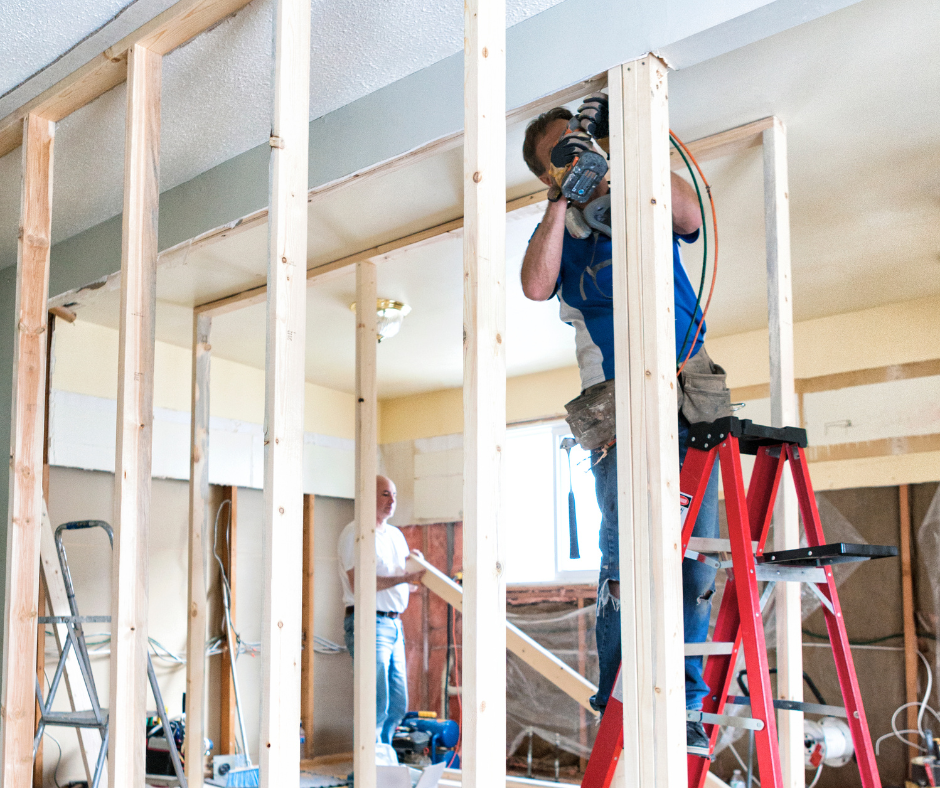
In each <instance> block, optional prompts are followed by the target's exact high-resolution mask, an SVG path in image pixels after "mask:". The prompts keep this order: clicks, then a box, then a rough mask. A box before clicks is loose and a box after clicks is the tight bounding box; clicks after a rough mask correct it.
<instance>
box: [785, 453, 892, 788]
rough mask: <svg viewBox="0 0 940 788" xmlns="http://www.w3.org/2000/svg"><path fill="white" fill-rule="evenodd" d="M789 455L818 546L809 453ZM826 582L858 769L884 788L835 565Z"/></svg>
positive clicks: (810, 538) (873, 787)
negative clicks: (856, 670)
mask: <svg viewBox="0 0 940 788" xmlns="http://www.w3.org/2000/svg"><path fill="white" fill-rule="evenodd" d="M787 454H788V457H789V460H790V469H791V471H792V472H793V481H794V483H795V485H796V497H797V500H798V501H799V503H800V514H801V515H802V517H803V528H804V530H805V531H806V541H807V544H809V546H810V547H819V546H820V545H823V544H825V539H824V537H823V530H822V523H821V522H820V520H819V510H818V509H817V508H816V497H815V496H814V495H813V484H812V482H811V481H810V478H809V469H808V468H807V466H806V454H805V452H804V451H802V450H801V449H799V448H798V447H796V446H788V447H787ZM824 569H825V571H826V582H825V583H818V584H817V586H816V587H817V588H818V589H819V590H820V591H822V593H823V594H824V595H825V596H826V598H827V599H828V600H829V602H830V604H831V605H832V612H830V611H829V610H828V609H827V608H826V607H825V606H823V613H824V614H825V616H826V629H827V630H828V632H829V642H830V645H831V646H832V656H833V658H834V659H835V663H836V673H837V674H838V676H839V686H840V687H841V688H842V699H843V702H844V703H845V710H846V712H847V714H848V723H849V729H850V730H851V731H852V744H853V746H854V747H855V757H856V759H857V760H858V772H859V776H860V777H861V779H862V788H881V777H880V776H879V774H878V766H877V764H876V763H875V751H874V749H873V747H872V744H871V734H870V733H869V731H868V720H867V719H866V718H865V708H864V707H863V706H862V693H861V690H860V689H859V686H858V677H857V676H856V674H855V663H854V662H853V661H852V649H851V646H849V636H848V634H847V633H846V630H845V619H843V617H842V607H841V605H840V604H839V594H838V592H837V591H836V583H835V579H834V578H833V576H832V567H831V566H826V567H824Z"/></svg>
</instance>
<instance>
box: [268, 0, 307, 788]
mask: <svg viewBox="0 0 940 788" xmlns="http://www.w3.org/2000/svg"><path fill="white" fill-rule="evenodd" d="M309 107H310V0H278V3H277V11H276V20H275V25H274V117H273V119H272V123H271V177H270V188H271V193H270V199H269V204H270V206H271V218H270V222H269V225H268V238H269V246H268V293H267V315H266V321H265V322H266V342H265V373H264V380H265V397H264V407H265V415H264V432H265V435H264V438H265V452H264V504H263V526H262V544H263V545H264V549H263V551H262V561H263V573H262V577H263V583H264V585H263V598H262V607H261V728H260V750H261V756H260V758H259V761H260V765H261V786H262V788H291V786H297V785H298V784H299V780H300V747H299V727H300V626H301V598H300V597H301V590H302V588H303V502H304V501H303V438H304V388H305V381H304V348H305V344H306V335H307V324H306V317H307V316H306V309H307V295H306V287H305V279H304V271H305V270H306V267H307V265H306V263H307V199H306V195H307V155H308V145H309V130H310V125H309V120H310V118H309Z"/></svg>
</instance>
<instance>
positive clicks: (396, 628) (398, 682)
mask: <svg viewBox="0 0 940 788" xmlns="http://www.w3.org/2000/svg"><path fill="white" fill-rule="evenodd" d="M343 634H344V635H345V639H346V648H347V649H349V656H350V657H351V656H353V647H354V645H355V618H354V617H353V616H346V618H344V619H343ZM407 711H408V673H407V671H406V670H405V632H404V630H403V629H402V625H401V619H400V618H386V617H385V616H377V617H376V619H375V740H376V741H378V742H382V743H384V744H391V743H392V737H393V736H394V735H395V728H397V727H398V723H400V722H401V721H402V718H403V717H404V716H405V712H407Z"/></svg>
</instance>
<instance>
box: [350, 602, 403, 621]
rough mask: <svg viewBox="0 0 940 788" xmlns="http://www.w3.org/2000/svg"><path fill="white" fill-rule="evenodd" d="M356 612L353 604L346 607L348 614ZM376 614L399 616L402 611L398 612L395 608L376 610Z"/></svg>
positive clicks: (391, 616) (388, 616) (380, 615)
mask: <svg viewBox="0 0 940 788" xmlns="http://www.w3.org/2000/svg"><path fill="white" fill-rule="evenodd" d="M355 612H356V608H354V607H353V606H352V605H350V606H349V607H347V608H346V615H347V616H351V615H353V614H354V613H355ZM375 615H377V616H378V617H379V618H398V617H399V615H401V614H400V613H396V612H395V611H394V610H376V611H375Z"/></svg>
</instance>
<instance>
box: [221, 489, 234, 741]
mask: <svg viewBox="0 0 940 788" xmlns="http://www.w3.org/2000/svg"><path fill="white" fill-rule="evenodd" d="M222 500H223V501H229V502H230V503H229V509H228V528H227V529H225V531H224V532H222V533H219V535H218V542H217V545H218V547H219V555H220V556H221V558H222V566H223V567H224V568H225V576H226V577H227V578H228V584H229V604H230V606H231V610H232V621H233V623H234V621H235V598H236V594H237V588H238V582H237V580H238V572H237V571H236V569H237V565H236V562H235V550H236V546H237V541H238V487H236V486H234V485H232V486H230V487H223V488H222ZM226 534H227V536H226ZM219 658H220V659H221V669H220V681H219V685H220V691H219V755H234V754H235V753H236V751H237V747H236V740H235V731H236V730H237V727H238V720H237V718H236V709H235V678H234V676H233V675H232V663H231V661H230V660H229V655H228V653H227V652H226V653H224V654H220V655H219Z"/></svg>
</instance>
